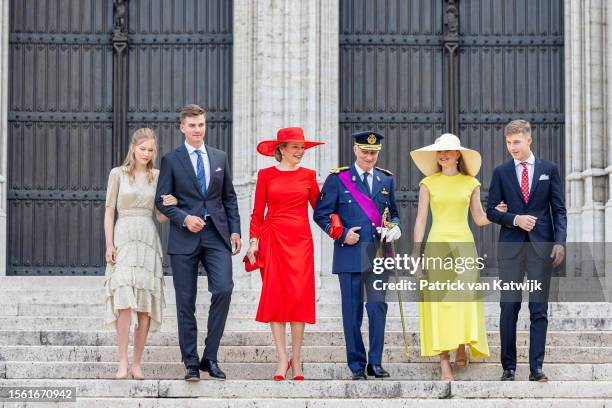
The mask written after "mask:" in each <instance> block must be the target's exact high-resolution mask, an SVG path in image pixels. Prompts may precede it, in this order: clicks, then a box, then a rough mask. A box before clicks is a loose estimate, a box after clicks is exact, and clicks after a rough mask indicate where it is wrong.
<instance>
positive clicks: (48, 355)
mask: <svg viewBox="0 0 612 408" xmlns="http://www.w3.org/2000/svg"><path fill="white" fill-rule="evenodd" d="M489 351H490V357H488V358H474V357H471V358H470V360H471V361H473V362H496V361H500V346H490V347H489ZM302 354H303V356H302V359H303V361H304V362H309V363H324V362H330V363H342V362H344V361H346V349H345V347H343V346H305V347H303V349H302ZM420 354H421V353H420V348H419V347H418V346H409V349H408V356H406V354H405V351H404V346H403V344H395V345H390V346H387V347H385V348H384V352H383V360H384V361H386V362H390V363H402V362H408V361H410V362H429V361H431V360H432V359H431V358H430V357H422V356H421V355H420ZM517 359H518V361H522V362H528V361H529V347H517ZM219 360H220V361H224V362H229V363H251V362H256V363H269V362H275V361H276V350H275V348H274V346H273V345H268V346H221V347H220V348H219ZM0 361H47V362H54V361H55V362H113V361H117V348H116V347H113V346H3V347H2V348H1V349H0ZM143 361H148V362H162V363H165V362H174V361H181V353H180V350H179V348H178V347H176V346H149V347H146V348H145V352H144V356H143ZM546 362H547V363H548V362H550V363H593V364H596V363H606V364H612V347H582V346H569V347H559V346H549V347H547V348H546Z"/></svg>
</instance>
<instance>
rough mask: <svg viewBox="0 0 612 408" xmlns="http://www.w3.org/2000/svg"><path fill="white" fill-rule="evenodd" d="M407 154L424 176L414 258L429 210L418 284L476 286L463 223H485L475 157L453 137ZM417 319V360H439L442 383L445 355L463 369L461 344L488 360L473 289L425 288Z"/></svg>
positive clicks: (448, 372)
mask: <svg viewBox="0 0 612 408" xmlns="http://www.w3.org/2000/svg"><path fill="white" fill-rule="evenodd" d="M410 155H411V156H412V159H413V160H414V162H415V164H416V166H417V167H418V168H419V170H420V171H421V172H422V173H423V174H425V176H426V177H425V178H424V179H423V180H421V182H420V189H419V204H418V210H417V218H416V223H415V226H414V241H413V242H414V248H413V252H412V257H414V258H415V259H416V258H418V257H420V256H421V243H422V242H423V238H424V237H425V226H426V225H427V217H428V210H429V208H430V207H431V213H432V225H431V230H430V231H429V235H428V237H427V243H426V246H425V251H424V256H423V257H422V259H421V262H427V263H426V264H421V265H424V266H425V267H424V268H423V270H424V275H423V278H422V279H425V280H427V281H428V282H429V283H432V282H439V283H447V282H456V281H461V282H463V283H468V282H478V281H479V269H478V266H479V263H478V259H477V257H478V254H477V252H476V244H475V243H474V236H473V235H472V231H471V230H470V227H469V224H468V210H470V213H471V214H472V218H473V219H474V222H475V223H476V225H478V226H484V225H488V224H490V223H491V222H490V221H489V220H488V219H487V215H486V213H485V211H484V210H483V208H482V204H481V202H480V182H479V181H478V180H477V179H476V177H475V176H476V174H478V171H479V170H480V165H481V162H482V160H481V157H480V154H479V153H478V152H477V151H475V150H471V149H467V148H465V147H462V146H461V142H460V141H459V138H458V137H457V136H455V135H453V134H450V133H445V134H443V135H442V136H440V137H439V138H437V139H436V141H435V143H434V144H433V145H429V146H426V147H423V148H421V149H417V150H413V151H412V152H410ZM505 208H506V207H505V204H504V203H500V204H499V205H498V207H497V209H498V210H500V211H505ZM460 258H462V259H460ZM449 259H450V261H451V263H448V262H449ZM469 259H471V261H466V260H469ZM436 289H437V288H436ZM419 318H420V339H421V355H423V356H435V355H439V356H440V370H441V375H440V377H441V379H442V380H448V381H452V380H454V378H453V374H452V369H451V365H450V359H449V352H451V351H456V356H455V368H465V367H467V363H468V357H467V353H466V347H465V346H466V345H467V346H468V347H469V349H470V354H471V355H472V356H473V357H475V358H484V357H488V356H489V345H488V343H487V333H486V328H485V318H484V305H483V303H482V301H480V300H479V299H478V292H477V291H476V290H474V291H467V290H462V291H455V290H454V289H452V288H451V289H449V288H448V287H444V288H443V290H428V289H427V288H425V290H424V291H423V292H422V301H421V302H419Z"/></svg>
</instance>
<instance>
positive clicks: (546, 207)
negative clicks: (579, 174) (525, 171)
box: [487, 158, 567, 259]
mask: <svg viewBox="0 0 612 408" xmlns="http://www.w3.org/2000/svg"><path fill="white" fill-rule="evenodd" d="M502 200H503V201H504V202H506V204H508V212H506V213H503V212H500V211H497V210H496V209H495V206H496V205H497V204H499V202H500V201H502ZM516 215H533V216H534V217H537V218H538V219H537V221H536V225H535V227H534V228H533V229H532V230H531V231H530V232H527V231H525V230H523V229H522V228H520V227H518V226H517V227H515V226H513V221H514V217H515V216H516ZM487 217H488V218H489V220H491V221H492V222H495V223H497V224H500V225H501V226H502V227H501V229H500V231H499V242H500V246H499V247H498V258H500V259H507V258H512V257H514V256H515V255H516V254H517V253H518V251H519V250H520V247H521V243H522V242H525V241H526V237H527V236H528V237H529V241H531V243H532V244H533V246H534V248H535V250H536V251H537V253H538V255H540V256H541V257H542V258H547V257H549V256H550V250H551V248H552V245H553V244H562V245H564V244H565V240H566V237H567V214H566V210H565V198H564V192H563V182H562V180H561V177H560V175H559V168H558V167H557V165H556V164H555V163H553V162H550V161H547V160H540V159H538V158H536V160H535V165H534V172H533V181H532V183H531V190H530V191H529V200H528V203H527V204H525V202H524V201H523V198H522V196H521V187H520V185H519V182H518V179H517V176H516V169H515V166H514V160H510V161H508V162H506V163H504V164H502V165H501V166H498V167H496V168H495V170H494V171H493V177H492V179H491V187H490V188H489V199H488V201H487ZM502 243H511V244H508V245H503V244H502ZM512 243H515V244H512Z"/></svg>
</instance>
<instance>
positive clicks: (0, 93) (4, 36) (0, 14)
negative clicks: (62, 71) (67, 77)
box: [0, 1, 9, 276]
mask: <svg viewBox="0 0 612 408" xmlns="http://www.w3.org/2000/svg"><path fill="white" fill-rule="evenodd" d="M8 3H9V2H8V1H3V2H2V3H0V27H1V28H0V276H2V275H6V252H7V248H6V245H7V219H6V212H7V189H8V186H7V151H8V91H9V78H8V69H9V62H8V55H9V5H8Z"/></svg>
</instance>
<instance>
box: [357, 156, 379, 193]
mask: <svg viewBox="0 0 612 408" xmlns="http://www.w3.org/2000/svg"><path fill="white" fill-rule="evenodd" d="M355 169H357V174H358V175H359V178H360V181H361V182H362V183H363V173H365V172H366V171H365V170H363V169H362V168H361V167H359V166H358V165H357V163H355ZM368 174H369V176H368V186H369V187H370V192H372V191H374V189H373V186H374V169H372V170H370V171H368Z"/></svg>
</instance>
